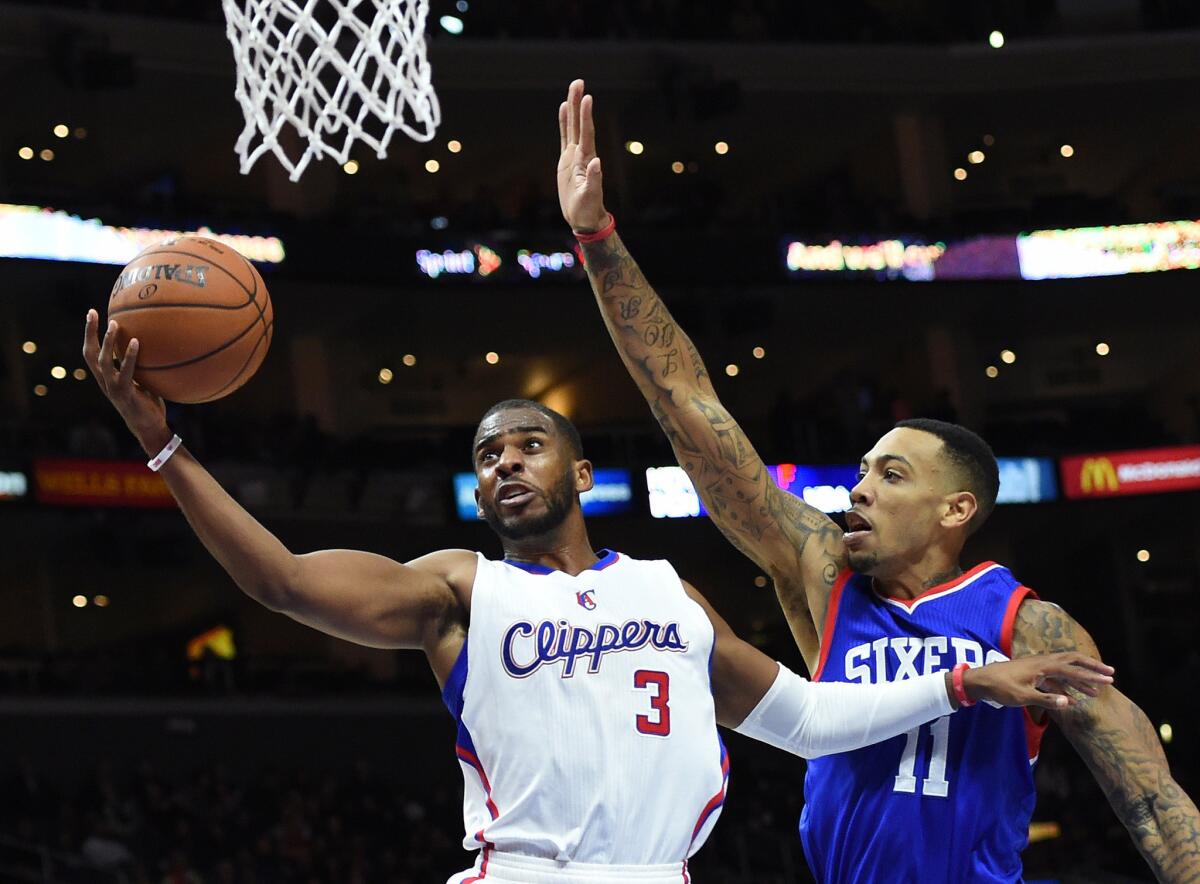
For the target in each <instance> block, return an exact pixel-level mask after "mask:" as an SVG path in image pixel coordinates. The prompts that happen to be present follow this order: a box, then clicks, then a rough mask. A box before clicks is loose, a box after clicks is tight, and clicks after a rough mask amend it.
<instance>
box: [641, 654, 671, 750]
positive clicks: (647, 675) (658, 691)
mask: <svg viewBox="0 0 1200 884" xmlns="http://www.w3.org/2000/svg"><path fill="white" fill-rule="evenodd" d="M633 686H634V688H636V689H638V690H643V691H653V693H652V694H651V695H650V710H651V711H652V712H654V713H656V714H655V715H654V716H650V715H639V716H638V717H637V718H636V719H635V723H636V724H637V729H638V733H641V734H650V735H651V736H654V737H667V736H670V735H671V708H670V707H669V706H668V705H667V703H668V702H670V699H671V679H670V677H668V675H667V674H666V673H665V672H658V671H656V670H653V669H639V670H638V671H637V672H635V673H634V674H633Z"/></svg>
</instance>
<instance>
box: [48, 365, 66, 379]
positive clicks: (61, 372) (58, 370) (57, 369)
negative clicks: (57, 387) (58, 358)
mask: <svg viewBox="0 0 1200 884" xmlns="http://www.w3.org/2000/svg"><path fill="white" fill-rule="evenodd" d="M66 376H67V370H66V369H65V368H63V367H62V366H61V365H56V366H54V368H52V369H50V377H52V378H54V379H55V380H56V381H61V380H62V379H63V378H65V377H66Z"/></svg>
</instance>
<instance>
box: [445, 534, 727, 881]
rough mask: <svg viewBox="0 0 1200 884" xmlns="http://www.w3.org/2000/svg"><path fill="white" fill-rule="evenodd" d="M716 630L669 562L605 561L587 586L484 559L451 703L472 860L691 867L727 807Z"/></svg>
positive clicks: (451, 683)
mask: <svg viewBox="0 0 1200 884" xmlns="http://www.w3.org/2000/svg"><path fill="white" fill-rule="evenodd" d="M712 648H713V628H712V623H711V622H710V621H709V619H708V616H707V615H706V614H705V613H704V610H703V609H702V608H701V607H700V606H699V605H698V604H696V603H695V602H694V601H692V600H691V599H690V598H688V597H687V595H686V593H685V592H684V589H683V585H682V583H681V582H680V580H679V576H678V575H677V574H676V573H675V570H674V568H672V567H671V565H670V564H669V563H667V562H665V561H648V562H643V561H637V560H635V559H631V558H628V557H627V556H623V555H619V554H618V553H615V552H607V551H605V552H603V554H602V558H601V559H600V561H598V562H597V563H596V564H595V565H594V566H593V567H592V568H590V569H588V570H587V571H584V572H583V573H582V574H580V575H578V576H577V577H572V576H570V575H569V574H565V573H563V572H561V571H551V570H549V569H547V568H544V567H541V566H537V565H528V564H525V563H520V564H518V563H510V562H495V561H489V560H488V559H485V558H484V557H483V556H482V555H480V556H479V570H478V573H477V576H476V578H475V587H474V592H473V595H472V600H471V623H470V628H469V631H468V634H467V641H466V642H465V643H464V645H463V650H462V653H461V655H460V656H459V659H458V662H457V663H456V664H455V666H454V670H453V672H452V673H451V675H450V678H449V679H448V681H447V683H446V687H445V690H444V691H443V697H444V699H445V701H446V705H447V706H449V707H450V711H451V712H452V713H453V714H454V715H455V717H456V718H457V720H458V745H457V754H458V758H459V762H460V764H461V766H462V771H463V777H464V780H465V790H464V797H463V817H464V820H465V822H466V830H467V836H466V839H465V841H464V844H465V846H466V847H468V848H478V847H484V848H485V855H486V854H487V853H488V852H490V851H492V850H495V851H500V852H502V853H511V854H522V855H526V856H532V857H542V858H544V859H553V860H558V861H560V862H578V863H596V864H622V865H652V864H666V863H683V862H684V861H685V860H686V859H687V857H689V856H690V855H691V854H693V853H694V852H695V851H696V850H698V849H699V848H700V845H701V844H703V843H704V840H705V838H707V837H708V833H709V831H710V830H711V828H712V826H713V824H714V823H715V822H716V818H717V816H718V814H719V812H720V808H721V805H722V804H723V803H724V800H725V782H726V780H727V778H728V775H729V762H728V757H727V756H726V753H725V747H724V745H723V744H722V743H721V740H720V737H719V736H718V734H717V727H716V715H715V711H714V707H713V697H712V688H711V685H710V682H709V666H710V661H711V655H712Z"/></svg>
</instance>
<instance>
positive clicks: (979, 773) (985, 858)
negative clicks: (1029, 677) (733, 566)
mask: <svg viewBox="0 0 1200 884" xmlns="http://www.w3.org/2000/svg"><path fill="white" fill-rule="evenodd" d="M1026 598H1037V596H1036V595H1035V594H1034V593H1033V591H1032V590H1030V589H1027V588H1026V587H1024V586H1021V584H1020V583H1018V582H1017V580H1016V579H1015V578H1014V577H1013V576H1012V574H1011V573H1010V572H1009V570H1008V569H1007V568H1005V567H1003V566H1002V565H997V564H996V563H994V562H984V563H983V564H981V565H978V566H976V567H975V568H972V569H971V570H970V571H968V572H967V573H966V574H963V575H962V576H961V577H958V578H956V579H955V580H953V581H951V582H949V583H945V584H943V585H941V586H936V587H934V588H933V589H930V590H928V591H927V592H925V593H922V594H921V595H919V596H917V597H916V598H915V599H906V600H900V599H890V598H884V597H882V596H880V595H878V594H877V593H876V592H875V591H874V589H873V588H872V581H871V578H869V577H866V576H863V575H860V574H853V573H851V572H849V571H847V572H844V573H843V574H842V575H841V576H840V577H839V578H838V581H837V583H836V584H835V585H834V587H833V591H832V594H831V596H830V600H829V610H828V614H827V616H826V621H825V631H824V635H823V637H822V641H821V658H820V664H819V665H818V667H817V671H816V672H815V673H814V674H813V681H848V682H865V683H877V682H881V681H899V680H902V679H906V678H914V677H916V676H917V675H921V674H923V673H927V672H937V671H940V670H944V669H951V668H953V667H954V666H955V665H956V664H958V663H960V662H966V663H968V664H970V665H971V666H981V665H984V664H985V663H992V662H995V661H998V660H1007V659H1009V657H1010V655H1011V653H1012V629H1013V621H1014V619H1015V617H1016V613H1017V608H1018V607H1019V606H1020V604H1021V602H1022V601H1023V600H1024V599H1026ZM1044 730H1045V725H1044V724H1042V725H1038V724H1035V723H1034V721H1033V719H1032V718H1030V716H1029V713H1028V712H1027V711H1026V710H1024V709H1006V708H1002V707H997V706H994V705H992V704H988V703H980V704H979V705H977V706H973V707H971V708H969V709H963V710H960V711H959V712H957V713H955V714H954V715H950V716H946V717H943V718H939V719H937V720H936V721H933V722H931V723H929V724H925V725H922V726H921V727H918V728H915V729H914V730H911V731H909V732H908V733H907V734H905V735H902V736H898V737H894V738H892V739H890V740H885V741H884V742H882V743H877V744H876V745H874V746H868V747H867V748H865V749H859V750H856V751H854V752H843V753H840V754H837V755H829V756H826V757H824V758H818V759H813V760H812V761H809V762H808V773H807V775H806V776H805V780H804V798H805V804H804V812H803V814H802V815H801V817H800V838H801V840H802V841H803V843H804V851H805V854H806V855H807V857H808V863H809V866H810V867H811V868H812V871H813V874H814V875H815V876H816V878H817V880H818V881H821V882H823V884H839V882H844V884H851V882H862V881H888V882H895V884H901V882H904V884H917V882H920V884H935V882H945V884H968V882H984V881H988V882H992V881H1003V882H1019V881H1020V880H1021V857H1020V853H1021V851H1022V850H1023V849H1024V847H1025V845H1026V843H1027V841H1028V836H1029V820H1030V818H1031V817H1032V815H1033V806H1034V802H1035V800H1036V793H1035V790H1034V785H1033V765H1034V762H1036V761H1037V754H1038V747H1039V745H1040V743H1041V738H1042V733H1043V732H1044Z"/></svg>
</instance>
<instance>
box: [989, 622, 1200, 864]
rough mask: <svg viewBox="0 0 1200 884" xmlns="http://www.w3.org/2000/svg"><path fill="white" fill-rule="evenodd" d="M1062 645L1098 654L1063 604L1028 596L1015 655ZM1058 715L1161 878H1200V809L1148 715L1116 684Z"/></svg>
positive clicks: (1054, 714)
mask: <svg viewBox="0 0 1200 884" xmlns="http://www.w3.org/2000/svg"><path fill="white" fill-rule="evenodd" d="M1062 650H1066V651H1079V652H1082V653H1084V654H1091V655H1094V656H1098V652H1097V650H1096V644H1095V642H1094V641H1092V637H1091V636H1090V635H1088V633H1087V632H1086V630H1084V628H1083V627H1082V626H1080V625H1079V624H1078V623H1077V622H1075V620H1074V619H1072V618H1071V617H1070V615H1068V614H1067V613H1066V612H1065V611H1064V610H1063V609H1062V608H1060V607H1058V606H1057V605H1054V604H1051V603H1049V602H1042V601H1035V600H1032V599H1031V600H1028V601H1025V602H1023V603H1022V604H1021V607H1020V609H1019V610H1018V612H1017V619H1016V624H1015V627H1014V629H1013V656H1014V657H1019V656H1022V655H1025V654H1038V653H1044V652H1047V651H1062ZM1050 715H1051V718H1053V719H1054V721H1055V722H1056V723H1057V724H1058V726H1059V727H1061V728H1062V730H1063V733H1065V734H1066V735H1067V739H1068V740H1070V741H1071V745H1073V746H1074V747H1075V750H1076V751H1077V752H1078V753H1079V754H1080V755H1081V756H1082V757H1083V760H1084V761H1085V762H1086V763H1087V766H1088V767H1089V768H1090V769H1091V771H1092V774H1093V775H1094V776H1095V777H1096V781H1097V782H1098V783H1099V784H1100V788H1102V789H1103V790H1104V794H1105V795H1106V796H1108V801H1109V804H1111V805H1112V807H1113V810H1115V811H1116V813H1117V817H1118V818H1120V820H1121V822H1122V823H1124V825H1125V828H1126V829H1128V830H1129V834H1130V835H1132V836H1133V842H1134V844H1136V845H1137V848H1138V850H1139V851H1140V852H1141V854H1142V856H1143V857H1145V859H1146V862H1147V863H1149V864H1150V868H1151V869H1153V870H1154V874H1155V875H1156V876H1157V878H1158V880H1159V881H1164V882H1171V884H1183V882H1191V884H1195V882H1200V812H1197V810H1196V805H1195V804H1194V803H1193V802H1192V800H1191V799H1190V798H1189V797H1188V796H1187V793H1185V792H1184V791H1183V789H1181V788H1180V786H1179V784H1178V783H1177V782H1175V779H1174V778H1173V777H1172V776H1171V770H1170V768H1169V766H1168V765H1167V757H1166V755H1165V754H1164V753H1163V749H1162V745H1161V744H1160V743H1159V739H1158V734H1157V733H1155V730H1154V727H1153V725H1151V724H1150V720H1149V719H1148V718H1146V714H1145V713H1144V712H1142V710H1141V709H1139V708H1138V707H1137V705H1136V704H1135V703H1134V702H1133V701H1132V700H1130V699H1129V698H1128V697H1126V696H1125V695H1124V694H1122V693H1121V692H1120V691H1118V690H1117V689H1116V688H1115V687H1109V688H1106V689H1104V690H1103V691H1101V692H1100V694H1099V696H1097V697H1081V698H1079V702H1078V703H1076V704H1075V705H1073V706H1072V707H1071V708H1069V709H1064V710H1059V711H1055V712H1052V713H1051V714H1050Z"/></svg>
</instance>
